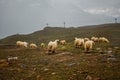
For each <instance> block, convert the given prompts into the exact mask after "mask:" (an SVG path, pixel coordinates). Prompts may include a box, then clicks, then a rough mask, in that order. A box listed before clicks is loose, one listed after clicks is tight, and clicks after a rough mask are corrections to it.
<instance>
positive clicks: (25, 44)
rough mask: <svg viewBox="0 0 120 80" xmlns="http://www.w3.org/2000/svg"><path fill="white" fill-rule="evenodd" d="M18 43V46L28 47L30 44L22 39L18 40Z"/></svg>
mask: <svg viewBox="0 0 120 80" xmlns="http://www.w3.org/2000/svg"><path fill="white" fill-rule="evenodd" d="M16 45H17V46H18V47H27V46H28V43H27V42H22V41H17V42H16Z"/></svg>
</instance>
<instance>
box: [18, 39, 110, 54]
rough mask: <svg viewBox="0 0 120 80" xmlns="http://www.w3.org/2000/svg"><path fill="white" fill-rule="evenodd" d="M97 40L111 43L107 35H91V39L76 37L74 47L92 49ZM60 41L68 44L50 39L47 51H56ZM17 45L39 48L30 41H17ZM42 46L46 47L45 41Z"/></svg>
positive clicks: (61, 43)
mask: <svg viewBox="0 0 120 80" xmlns="http://www.w3.org/2000/svg"><path fill="white" fill-rule="evenodd" d="M96 42H99V43H102V42H105V43H109V40H108V39H107V38H105V37H99V38H98V37H91V39H89V38H77V37H75V40H74V47H75V48H81V47H84V50H85V51H90V50H91V49H92V48H93V46H94V45H95V43H96ZM58 43H59V44H60V45H66V44H67V42H66V40H59V39H56V40H55V41H49V43H48V45H47V51H48V52H51V53H55V50H56V49H57V47H58ZM16 45H17V46H18V47H30V48H37V47H38V46H37V45H36V44H34V43H30V44H29V46H28V42H22V41H17V42H16ZM40 46H41V48H44V47H45V43H41V44H40Z"/></svg>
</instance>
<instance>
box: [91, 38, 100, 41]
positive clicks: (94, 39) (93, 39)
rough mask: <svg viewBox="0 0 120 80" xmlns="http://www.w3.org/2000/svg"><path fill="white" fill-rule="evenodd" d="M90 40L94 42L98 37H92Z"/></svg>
mask: <svg viewBox="0 0 120 80" xmlns="http://www.w3.org/2000/svg"><path fill="white" fill-rule="evenodd" d="M91 40H92V41H94V42H98V41H99V38H98V37H92V38H91Z"/></svg>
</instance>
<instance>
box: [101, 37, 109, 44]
mask: <svg viewBox="0 0 120 80" xmlns="http://www.w3.org/2000/svg"><path fill="white" fill-rule="evenodd" d="M99 42H106V43H109V40H108V39H107V38H105V37H100V38H99Z"/></svg>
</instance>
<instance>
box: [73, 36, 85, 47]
mask: <svg viewBox="0 0 120 80" xmlns="http://www.w3.org/2000/svg"><path fill="white" fill-rule="evenodd" d="M74 45H75V47H76V48H80V47H81V46H84V39H82V38H77V37H75V40H74Z"/></svg>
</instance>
